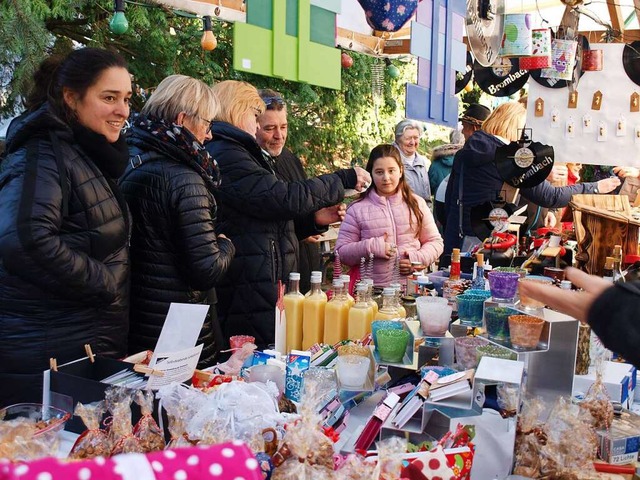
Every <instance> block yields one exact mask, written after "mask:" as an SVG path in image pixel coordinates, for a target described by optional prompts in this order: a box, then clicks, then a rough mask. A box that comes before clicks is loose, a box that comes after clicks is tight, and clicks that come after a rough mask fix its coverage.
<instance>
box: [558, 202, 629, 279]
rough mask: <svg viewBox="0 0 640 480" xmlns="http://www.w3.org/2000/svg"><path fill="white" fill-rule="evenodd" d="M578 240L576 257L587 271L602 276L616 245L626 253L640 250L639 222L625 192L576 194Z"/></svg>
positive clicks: (574, 218) (579, 264) (575, 215)
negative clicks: (639, 248) (607, 259)
mask: <svg viewBox="0 0 640 480" xmlns="http://www.w3.org/2000/svg"><path fill="white" fill-rule="evenodd" d="M569 206H570V207H571V211H572V213H573V224H574V227H575V230H576V239H577V241H578V253H577V255H576V260H577V263H578V267H579V268H581V269H582V270H584V271H586V272H587V273H591V274H593V275H600V276H602V270H603V267H604V261H605V258H606V257H610V256H611V253H612V252H613V246H614V245H622V252H623V255H625V254H632V255H637V254H638V228H639V227H640V222H638V221H637V220H634V219H633V218H632V217H631V205H630V204H629V198H628V197H627V196H626V195H586V194H583V195H574V196H573V197H572V198H571V202H570V203H569Z"/></svg>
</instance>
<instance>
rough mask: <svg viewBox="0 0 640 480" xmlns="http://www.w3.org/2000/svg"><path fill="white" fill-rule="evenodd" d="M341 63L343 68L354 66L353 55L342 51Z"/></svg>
mask: <svg viewBox="0 0 640 480" xmlns="http://www.w3.org/2000/svg"><path fill="white" fill-rule="evenodd" d="M340 64H341V65H342V68H351V67H353V58H351V55H349V54H348V53H346V52H342V55H340Z"/></svg>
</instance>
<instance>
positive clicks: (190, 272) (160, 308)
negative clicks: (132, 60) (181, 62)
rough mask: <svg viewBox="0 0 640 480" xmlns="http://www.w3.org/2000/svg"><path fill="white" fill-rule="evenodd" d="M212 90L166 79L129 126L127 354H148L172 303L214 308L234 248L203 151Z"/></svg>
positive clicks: (207, 354)
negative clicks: (220, 219) (223, 230)
mask: <svg viewBox="0 0 640 480" xmlns="http://www.w3.org/2000/svg"><path fill="white" fill-rule="evenodd" d="M218 108H219V106H218V101H217V99H216V96H215V94H214V93H213V90H212V89H211V87H209V86H208V85H206V84H205V83H203V82H201V81H200V80H196V79H194V78H191V77H187V76H184V75H171V76H170V77H167V78H165V79H164V80H163V81H162V82H160V85H158V87H157V88H156V90H155V91H154V92H153V94H152V95H151V97H150V98H149V100H148V101H147V103H146V104H145V106H144V108H143V109H142V112H141V114H140V115H139V116H137V117H136V118H135V120H134V121H133V129H132V135H131V136H130V137H129V139H128V142H129V146H130V153H131V162H130V165H129V166H128V167H127V170H126V172H125V174H124V175H123V176H122V178H121V179H120V186H121V188H122V191H123V192H124V194H125V196H126V199H127V202H128V203H129V208H130V209H131V213H132V215H133V232H132V237H131V269H132V282H131V283H132V285H131V328H130V332H129V351H130V352H131V353H135V352H137V351H140V350H148V349H153V348H154V346H155V344H156V342H157V340H158V337H159V335H160V331H161V330H162V325H163V324H164V320H165V317H166V315H167V312H168V310H169V305H170V303H171V302H179V303H196V304H205V305H214V304H215V302H216V297H215V290H214V287H215V285H216V283H217V281H218V279H219V278H220V277H221V276H222V275H223V274H224V272H225V271H226V270H227V268H228V267H229V264H230V262H231V259H232V258H233V254H234V251H235V249H234V247H233V244H232V243H231V241H230V240H229V239H227V238H226V237H224V235H216V233H215V226H216V225H215V221H216V211H217V210H216V202H215V199H214V196H213V194H214V192H215V190H216V189H217V188H218V186H219V184H220V173H219V170H218V165H217V164H216V161H215V160H214V159H213V158H211V156H210V155H209V153H208V152H207V151H206V150H205V149H204V147H203V146H202V144H203V142H204V141H205V140H209V139H211V120H210V119H212V118H214V117H215V116H216V115H217V113H218ZM220 332H221V331H220V327H219V324H218V321H217V315H216V311H215V308H210V309H209V313H208V315H207V318H206V320H205V323H204V326H203V327H202V330H201V333H200V338H199V341H198V343H203V344H204V347H203V350H202V354H201V355H200V363H199V365H200V366H201V367H202V366H208V365H211V364H212V363H213V362H214V360H215V357H216V355H217V353H218V351H219V350H220V347H221V344H222V337H221V333H220Z"/></svg>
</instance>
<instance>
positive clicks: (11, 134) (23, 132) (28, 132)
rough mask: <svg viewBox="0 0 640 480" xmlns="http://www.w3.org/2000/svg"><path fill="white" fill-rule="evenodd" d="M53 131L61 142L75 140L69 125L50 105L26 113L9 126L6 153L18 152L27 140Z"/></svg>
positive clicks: (46, 104)
mask: <svg viewBox="0 0 640 480" xmlns="http://www.w3.org/2000/svg"><path fill="white" fill-rule="evenodd" d="M51 130H53V131H55V132H56V135H57V136H58V137H59V138H60V139H61V140H65V141H72V140H73V132H72V131H71V128H70V127H69V125H67V124H66V123H65V122H63V121H62V120H61V119H60V118H59V117H57V116H56V115H55V114H54V113H53V111H52V110H51V108H50V107H49V104H48V103H44V104H43V105H42V106H41V107H40V108H38V109H37V110H34V111H32V112H24V113H23V114H22V115H20V116H18V117H16V118H15V119H13V121H12V122H11V124H10V125H9V128H8V130H7V144H6V153H7V154H9V153H12V152H14V151H16V150H18V149H19V148H20V147H22V146H23V145H24V144H25V143H26V142H27V140H29V139H31V138H32V137H34V136H37V135H45V134H47V133H48V132H49V131H51Z"/></svg>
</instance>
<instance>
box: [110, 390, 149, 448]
mask: <svg viewBox="0 0 640 480" xmlns="http://www.w3.org/2000/svg"><path fill="white" fill-rule="evenodd" d="M132 394H133V392H132V391H130V390H127V389H124V388H119V387H115V388H109V389H107V391H106V392H105V401H106V402H107V405H108V409H109V411H110V412H111V427H110V429H109V438H110V440H111V455H118V454H120V453H144V450H143V448H142V445H141V444H140V441H139V440H138V439H137V438H136V437H134V436H133V430H132V427H131V402H132V401H133V398H132Z"/></svg>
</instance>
